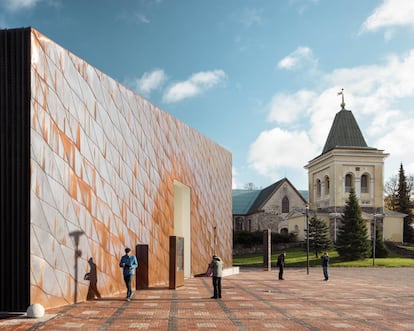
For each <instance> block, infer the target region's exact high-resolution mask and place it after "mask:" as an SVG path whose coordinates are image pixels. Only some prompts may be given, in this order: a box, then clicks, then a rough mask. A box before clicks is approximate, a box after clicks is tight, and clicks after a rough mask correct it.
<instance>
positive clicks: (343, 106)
mask: <svg viewBox="0 0 414 331" xmlns="http://www.w3.org/2000/svg"><path fill="white" fill-rule="evenodd" d="M338 95H342V103H341V108H342V110H345V101H344V89H341V91H340V92H338Z"/></svg>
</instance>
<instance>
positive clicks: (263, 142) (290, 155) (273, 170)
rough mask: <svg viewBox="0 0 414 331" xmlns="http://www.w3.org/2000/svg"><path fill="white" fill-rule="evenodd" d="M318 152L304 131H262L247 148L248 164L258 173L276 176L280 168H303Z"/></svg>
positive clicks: (277, 129) (271, 176) (276, 129)
mask: <svg viewBox="0 0 414 331" xmlns="http://www.w3.org/2000/svg"><path fill="white" fill-rule="evenodd" d="M316 153H318V151H317V149H316V146H315V145H314V144H313V143H312V141H311V140H310V139H309V136H308V134H307V133H306V132H305V131H286V130H282V129H280V128H274V129H272V130H268V131H263V132H262V133H260V135H259V137H257V139H256V140H255V141H254V142H253V143H252V144H251V146H250V148H249V156H248V159H249V165H250V166H251V167H253V168H254V169H255V170H256V171H257V172H258V173H259V174H261V175H265V176H267V177H269V178H278V177H281V176H280V172H281V168H283V167H289V168H296V169H303V166H304V165H305V164H306V163H307V161H309V160H310V159H311V158H313V157H315V155H316Z"/></svg>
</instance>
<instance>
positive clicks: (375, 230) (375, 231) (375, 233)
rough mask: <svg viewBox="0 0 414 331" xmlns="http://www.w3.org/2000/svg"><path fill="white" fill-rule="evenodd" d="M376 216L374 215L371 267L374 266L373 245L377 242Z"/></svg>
mask: <svg viewBox="0 0 414 331" xmlns="http://www.w3.org/2000/svg"><path fill="white" fill-rule="evenodd" d="M376 237H377V214H376V213H374V233H373V234H372V266H373V267H374V266H375V246H376V245H375V244H376V241H377V238H376Z"/></svg>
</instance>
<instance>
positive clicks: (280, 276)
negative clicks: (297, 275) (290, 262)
mask: <svg viewBox="0 0 414 331" xmlns="http://www.w3.org/2000/svg"><path fill="white" fill-rule="evenodd" d="M284 268H285V267H284V266H283V264H281V265H279V279H283V269H284Z"/></svg>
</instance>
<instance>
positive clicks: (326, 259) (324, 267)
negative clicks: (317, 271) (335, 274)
mask: <svg viewBox="0 0 414 331" xmlns="http://www.w3.org/2000/svg"><path fill="white" fill-rule="evenodd" d="M321 259H322V270H323V276H324V277H325V280H326V281H327V280H328V279H329V275H328V265H329V255H328V252H326V251H325V252H323V255H322V257H321Z"/></svg>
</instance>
